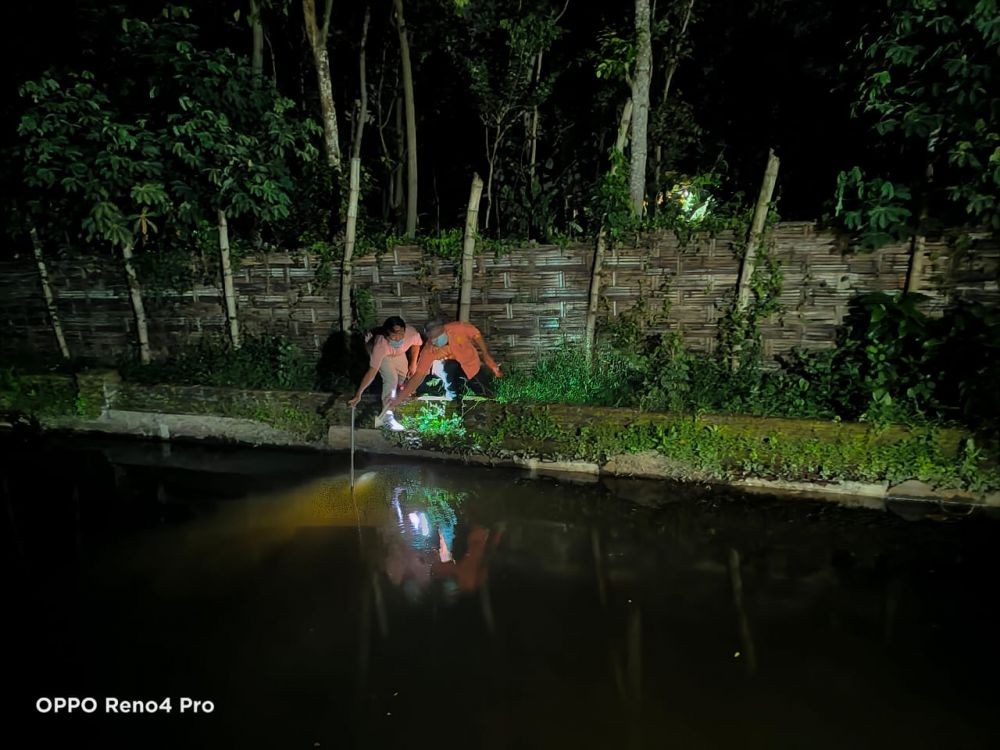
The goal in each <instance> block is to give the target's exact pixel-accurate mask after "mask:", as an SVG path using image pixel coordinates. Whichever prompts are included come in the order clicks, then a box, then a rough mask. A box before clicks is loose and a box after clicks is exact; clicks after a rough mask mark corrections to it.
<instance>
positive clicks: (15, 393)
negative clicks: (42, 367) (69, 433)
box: [0, 366, 87, 416]
mask: <svg viewBox="0 0 1000 750" xmlns="http://www.w3.org/2000/svg"><path fill="white" fill-rule="evenodd" d="M86 406H87V405H86V404H81V403H80V402H79V397H78V394H77V390H76V384H75V383H74V382H73V378H72V377H71V376H69V375H39V374H35V373H32V372H29V371H26V370H24V369H22V368H20V367H16V366H7V367H0V413H4V414H12V413H20V414H35V415H38V416H67V415H73V414H77V412H78V410H79V409H81V408H86Z"/></svg>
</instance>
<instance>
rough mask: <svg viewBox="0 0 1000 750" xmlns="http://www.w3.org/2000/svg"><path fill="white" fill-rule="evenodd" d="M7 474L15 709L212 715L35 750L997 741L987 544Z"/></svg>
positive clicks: (5, 462) (503, 484) (324, 465)
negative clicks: (70, 707)
mask: <svg viewBox="0 0 1000 750" xmlns="http://www.w3.org/2000/svg"><path fill="white" fill-rule="evenodd" d="M102 451H103V449H102ZM11 455H15V454H10V453H3V452H0V474H2V476H0V480H2V481H0V492H2V494H3V501H4V504H5V513H4V514H3V515H4V518H5V519H6V523H5V524H4V534H5V537H6V538H5V541H9V542H12V543H11V544H7V545H6V549H7V550H8V556H7V560H8V565H7V567H6V569H5V571H4V574H5V576H6V578H5V582H7V583H10V584H11V585H10V586H9V589H10V590H11V591H12V592H13V593H11V594H9V598H10V601H9V602H8V605H9V606H8V607H7V610H8V611H9V612H13V613H16V616H13V617H8V618H7V621H6V624H7V625H8V626H9V628H10V632H9V633H8V634H6V642H7V643H9V644H11V645H12V649H11V650H12V651H14V652H15V654H16V655H17V657H18V658H17V659H15V660H14V663H13V664H12V665H11V667H10V671H11V676H10V679H9V682H10V684H12V685H15V686H20V687H18V690H19V693H20V695H21V697H23V698H24V705H25V706H30V700H34V697H37V696H38V695H46V694H53V692H54V691H60V692H63V693H66V694H76V695H85V694H97V695H105V694H106V695H116V694H117V695H126V696H133V697H140V696H147V695H154V696H158V695H164V694H172V695H188V694H194V697H196V698H198V697H200V698H206V699H210V700H214V701H216V703H217V704H218V705H219V706H220V707H221V708H220V711H219V713H218V715H217V716H215V717H211V718H203V719H201V720H200V721H199V723H186V722H185V721H182V720H181V719H180V717H176V716H175V717H171V720H170V721H169V722H164V723H161V724H157V725H156V731H155V732H151V731H150V730H149V727H150V726H152V725H150V724H148V723H145V724H144V723H142V722H138V721H136V722H129V723H124V722H117V723H102V722H101V721H100V720H98V719H94V721H93V722H91V723H88V724H80V723H75V722H73V721H67V722H65V723H61V724H58V725H56V724H52V723H46V722H45V721H43V720H42V719H41V718H40V717H38V716H36V715H34V714H32V713H31V712H30V711H28V712H26V714H25V716H24V717H21V719H19V721H20V723H24V724H25V726H26V727H27V728H28V729H30V736H32V737H35V738H37V739H38V742H37V743H36V745H37V746H56V743H55V740H53V742H47V740H49V739H52V738H53V737H54V734H53V733H57V732H59V731H63V730H65V732H66V735H65V736H63V737H61V739H62V740H64V741H66V740H69V745H72V746H80V747H86V746H93V747H101V748H102V749H103V748H110V747H118V746H123V747H170V748H176V747H185V746H192V747H201V746H214V747H241V748H255V747H316V746H319V747H388V746H397V745H400V744H404V743H405V744H407V746H413V745H417V746H419V745H421V744H432V743H437V744H441V743H442V742H444V741H446V739H442V737H445V738H456V739H459V738H461V740H462V741H463V742H465V743H466V744H469V745H471V746H473V747H486V748H492V747H496V748H505V747H517V748H521V747H570V748H589V747H600V748H608V747H623V746H629V747H651V748H659V747H665V746H673V747H680V748H688V747H733V746H740V747H768V748H770V747H804V746H808V747H837V748H839V747H858V746H867V747H898V746H903V745H905V746H907V747H963V748H965V747H979V746H983V747H987V746H989V745H990V742H991V738H992V737H993V736H994V734H995V733H994V729H995V727H994V724H995V720H994V719H993V718H992V716H993V714H992V694H991V687H992V682H993V677H994V675H995V673H996V669H997V668H998V667H1000V658H998V657H997V656H995V655H994V653H993V651H992V650H990V649H988V648H983V647H982V644H988V643H989V642H991V640H990V639H991V637H992V630H993V629H994V626H993V622H994V620H993V619H992V618H991V606H990V605H991V602H990V598H991V597H990V596H989V592H990V591H992V588H993V586H994V585H995V582H994V580H993V576H994V575H995V570H997V569H1000V565H998V563H1000V547H998V546H997V545H996V544H995V539H996V531H995V528H996V527H995V525H994V524H991V523H989V522H988V521H987V520H986V519H977V518H970V519H958V520H953V519H949V521H950V522H949V523H947V524H941V523H937V522H935V521H932V520H927V516H926V514H924V515H922V516H921V517H919V518H917V517H916V515H915V513H914V514H911V515H913V518H912V519H905V520H904V518H901V517H900V516H899V515H896V514H890V513H879V512H874V511H870V510H850V511H846V510H842V509H839V508H835V507H831V506H829V505H821V504H815V503H810V502H807V501H798V502H788V501H773V500H769V499H767V498H761V497H756V498H753V499H752V500H746V499H744V498H741V497H738V496H734V495H729V494H726V493H722V492H719V491H717V490H693V489H691V488H678V487H676V486H673V485H668V484H665V483H661V482H634V483H630V482H627V481H624V480H615V481H614V483H613V484H610V485H609V484H606V483H604V482H590V483H575V482H572V481H569V480H566V479H561V478H558V479H557V478H549V479H538V480H529V479H526V478H525V476H524V475H522V474H520V473H517V472H512V471H497V470H484V469H477V470H469V469H464V468H461V467H442V466H440V465H433V464H426V465H422V464H406V465H395V464H372V465H369V466H368V467H367V469H366V470H364V472H363V473H362V474H361V476H360V477H359V478H358V482H357V486H356V487H355V492H354V495H353V497H352V495H351V492H350V486H349V477H348V472H347V471H346V462H345V461H344V460H342V459H339V458H338V459H336V460H332V459H330V458H329V457H327V458H323V459H322V460H320V459H315V460H314V463H311V464H308V467H309V468H308V469H306V468H305V467H306V466H307V463H306V459H305V458H290V457H289V454H277V453H268V452H266V451H256V452H251V451H244V450H240V451H231V452H228V453H226V452H215V453H213V452H208V451H205V450H204V449H187V448H183V447H182V446H175V447H174V449H173V450H172V451H171V454H170V455H169V456H164V455H161V453H160V451H159V450H158V449H153V450H146V449H145V448H141V447H139V446H137V445H136V444H131V447H127V449H126V447H122V446H121V445H118V446H116V447H115V448H114V450H113V451H112V450H110V449H109V450H108V451H107V452H98V451H96V450H95V451H91V452H88V453H86V455H84V454H83V453H82V452H80V451H75V450H74V449H66V450H64V451H62V452H60V453H51V454H45V453H37V454H34V453H33V454H30V455H28V456H24V455H15V457H14V458H9V456H11ZM111 456H113V457H114V460H113V461H110V462H109V457H111ZM296 461H301V464H297V463H296ZM52 466H60V467H62V471H60V472H53V471H52V470H51V467H52ZM276 467H281V471H282V472H284V473H283V476H284V477H285V478H283V479H282V480H281V481H274V480H273V477H274V476H275V474H276V473H277V468H276ZM268 478H271V481H270V482H269V481H268ZM633 498H634V499H635V500H637V501H638V502H636V503H632V499H633ZM750 676H752V679H748V677H750ZM18 706H20V704H18ZM442 706H446V707H447V718H446V719H442V721H443V723H440V722H439V724H440V726H438V724H434V723H433V722H431V723H430V724H429V723H428V719H427V717H429V716H437V715H438V713H440V712H441V710H442ZM16 710H20V709H19V708H18V709H16ZM442 716H443V714H442ZM441 727H444V729H442V728H441ZM133 732H134V733H136V734H130V733H133ZM91 733H93V736H92V734H91ZM102 733H103V734H102ZM126 735H127V737H126ZM84 737H85V739H86V741H84V739H83V738H84ZM95 738H96V739H95ZM123 738H125V739H127V740H129V741H124V739H123ZM98 740H100V741H98ZM64 744H65V742H64Z"/></svg>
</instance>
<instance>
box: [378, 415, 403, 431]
mask: <svg viewBox="0 0 1000 750" xmlns="http://www.w3.org/2000/svg"><path fill="white" fill-rule="evenodd" d="M382 427H388V428H389V429H390V430H392V431H393V432H403V431H404V430H405V429H406V428H405V427H403V425H401V424H400V423H399V422H397V421H396V417H394V416H393V414H392V412H391V411H387V412H385V414H380V415H379V416H377V417H375V429H380V428H382Z"/></svg>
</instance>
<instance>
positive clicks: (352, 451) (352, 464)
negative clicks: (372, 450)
mask: <svg viewBox="0 0 1000 750" xmlns="http://www.w3.org/2000/svg"><path fill="white" fill-rule="evenodd" d="M351 494H354V407H353V406H352V407H351Z"/></svg>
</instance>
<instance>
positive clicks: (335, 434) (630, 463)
mask: <svg viewBox="0 0 1000 750" xmlns="http://www.w3.org/2000/svg"><path fill="white" fill-rule="evenodd" d="M38 421H39V424H40V426H41V427H42V428H43V430H45V431H52V432H58V433H70V434H75V435H87V434H89V435H113V436H130V437H137V438H143V439H147V440H156V441H177V442H201V443H215V444H219V443H223V444H231V445H247V446H253V447H268V448H280V449H300V450H301V449H305V450H315V451H330V452H343V451H346V450H349V449H350V446H351V428H350V427H349V426H345V425H339V424H334V425H330V426H329V427H328V429H327V433H326V435H325V436H324V437H323V439H321V440H308V439H305V438H303V436H302V435H301V434H298V433H296V432H294V431H291V430H284V429H279V428H277V427H274V426H271V425H268V424H264V423H262V422H259V421H256V420H253V419H246V418H238V417H229V416H219V415H212V414H176V413H170V412H153V411H136V410H129V409H104V410H103V411H102V412H101V414H100V415H99V416H96V417H84V416H44V417H39V420H38ZM11 427H12V426H11V425H9V424H6V425H4V424H0V429H2V430H8V431H9V430H10V429H11ZM354 445H355V449H356V450H357V451H358V452H359V453H362V454H370V455H380V456H406V457H408V458H419V459H430V460H438V461H447V462H454V463H462V464H466V465H475V466H491V467H509V468H519V469H525V470H528V471H531V472H532V473H538V474H552V475H573V476H575V477H579V478H584V477H593V478H595V479H596V478H597V477H599V476H610V477H620V478H641V479H656V480H669V481H679V482H696V483H698V484H703V485H718V486H727V487H733V488H735V489H739V490H741V491H744V492H747V493H751V494H766V495H771V496H781V497H787V498H799V499H813V500H825V501H833V502H837V503H838V504H841V505H848V506H853V507H870V508H882V507H884V503H885V502H887V501H903V502H921V503H933V504H936V505H941V506H944V505H947V506H952V507H955V508H970V507H972V508H975V507H984V508H1000V492H990V493H981V494H976V493H973V492H968V491H964V490H937V489H935V488H933V487H931V486H930V485H928V484H926V483H924V482H920V481H918V480H907V481H905V482H902V483H900V484H897V485H895V486H890V485H889V483H888V482H854V481H838V482H830V483H823V484H821V483H817V482H805V481H790V480H776V479H764V478H754V477H749V478H733V479H719V478H717V477H709V476H698V475H697V474H696V473H695V474H692V472H691V471H690V469H689V468H688V469H685V468H682V467H678V466H676V465H675V464H674V463H673V462H672V461H671V460H670V459H666V457H664V456H661V455H660V454H656V453H655V452H651V451H649V452H644V453H638V454H636V453H633V454H620V455H614V456H610V457H608V459H607V460H606V461H603V462H596V461H573V460H546V459H544V458H540V457H536V456H530V455H506V456H492V455H485V454H465V453H449V452H445V451H441V450H428V449H424V448H410V447H405V446H402V445H398V444H396V443H394V442H392V441H390V440H389V439H387V437H386V435H385V434H384V433H383V431H382V430H376V429H370V428H356V429H355V431H354Z"/></svg>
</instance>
